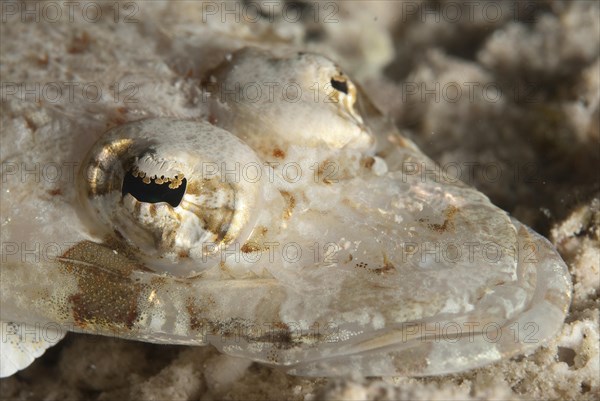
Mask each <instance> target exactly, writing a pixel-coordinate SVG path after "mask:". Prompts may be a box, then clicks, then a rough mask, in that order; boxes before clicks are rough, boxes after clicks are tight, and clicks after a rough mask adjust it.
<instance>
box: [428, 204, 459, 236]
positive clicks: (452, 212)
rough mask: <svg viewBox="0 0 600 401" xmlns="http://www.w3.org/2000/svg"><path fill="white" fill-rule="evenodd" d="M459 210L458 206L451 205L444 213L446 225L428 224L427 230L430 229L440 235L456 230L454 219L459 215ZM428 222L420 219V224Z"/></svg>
mask: <svg viewBox="0 0 600 401" xmlns="http://www.w3.org/2000/svg"><path fill="white" fill-rule="evenodd" d="M458 210H459V209H458V208H457V207H456V206H453V205H450V206H448V207H447V208H446V210H445V211H444V215H445V217H446V218H445V219H444V223H443V224H437V223H430V224H427V228H429V229H430V230H432V231H436V232H438V233H440V234H442V233H444V232H446V231H449V230H452V229H454V221H453V220H454V217H455V216H456V213H458ZM425 221H426V220H425V219H419V222H420V223H424V222H425Z"/></svg>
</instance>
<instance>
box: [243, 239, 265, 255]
mask: <svg viewBox="0 0 600 401" xmlns="http://www.w3.org/2000/svg"><path fill="white" fill-rule="evenodd" d="M260 250H261V248H260V246H259V245H258V244H257V243H256V242H246V243H245V244H244V245H242V248H241V251H242V252H244V253H252V252H257V251H260Z"/></svg>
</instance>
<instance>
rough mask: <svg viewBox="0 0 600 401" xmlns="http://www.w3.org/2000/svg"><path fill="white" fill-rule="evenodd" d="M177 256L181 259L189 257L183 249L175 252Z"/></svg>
mask: <svg viewBox="0 0 600 401" xmlns="http://www.w3.org/2000/svg"><path fill="white" fill-rule="evenodd" d="M177 256H179V257H180V258H182V259H185V258H189V257H190V253H189V252H188V251H185V250H183V251H179V252H178V253H177Z"/></svg>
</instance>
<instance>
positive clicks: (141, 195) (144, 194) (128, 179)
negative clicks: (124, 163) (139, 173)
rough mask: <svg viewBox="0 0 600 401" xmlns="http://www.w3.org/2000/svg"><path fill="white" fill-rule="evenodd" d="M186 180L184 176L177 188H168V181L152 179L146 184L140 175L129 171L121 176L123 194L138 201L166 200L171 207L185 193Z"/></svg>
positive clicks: (174, 205)
mask: <svg viewBox="0 0 600 401" xmlns="http://www.w3.org/2000/svg"><path fill="white" fill-rule="evenodd" d="M186 185H187V180H186V179H185V178H184V179H183V180H182V182H181V185H179V186H178V187H177V188H174V189H171V188H169V183H168V182H165V183H163V184H157V183H155V182H154V181H153V180H150V183H148V184H146V183H145V182H144V179H143V178H141V177H136V176H134V175H133V174H132V173H131V172H128V173H127V174H125V178H123V188H122V189H121V194H122V195H123V196H125V195H127V194H130V195H131V196H133V197H134V198H135V199H137V200H138V201H140V202H146V203H160V202H167V203H168V204H169V205H171V206H173V207H177V206H178V205H179V203H180V202H181V199H183V195H184V194H185V187H186Z"/></svg>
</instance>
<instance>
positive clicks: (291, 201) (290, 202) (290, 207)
mask: <svg viewBox="0 0 600 401" xmlns="http://www.w3.org/2000/svg"><path fill="white" fill-rule="evenodd" d="M281 195H282V196H283V198H284V199H285V200H286V202H287V208H286V209H285V210H284V212H283V218H284V219H286V220H287V219H289V218H290V217H291V216H292V213H293V212H294V208H295V207H296V198H295V197H294V195H292V194H291V193H289V192H287V191H281Z"/></svg>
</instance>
